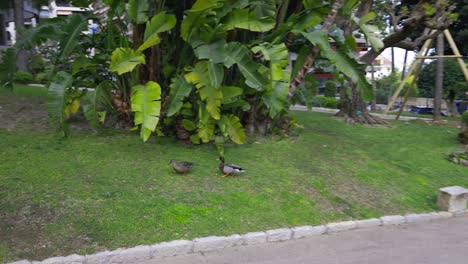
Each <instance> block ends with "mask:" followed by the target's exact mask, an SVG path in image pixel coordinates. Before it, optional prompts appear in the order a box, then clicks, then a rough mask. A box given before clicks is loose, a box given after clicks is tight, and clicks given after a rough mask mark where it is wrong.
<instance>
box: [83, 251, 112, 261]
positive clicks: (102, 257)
mask: <svg viewBox="0 0 468 264" xmlns="http://www.w3.org/2000/svg"><path fill="white" fill-rule="evenodd" d="M109 253H110V252H109V251H103V252H99V253H96V254H92V255H86V256H85V263H86V264H106V263H108V259H107V258H108V256H109Z"/></svg>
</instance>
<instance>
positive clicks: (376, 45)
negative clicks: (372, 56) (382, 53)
mask: <svg viewBox="0 0 468 264" xmlns="http://www.w3.org/2000/svg"><path fill="white" fill-rule="evenodd" d="M374 18H375V13H374V12H370V13H368V14H367V15H365V16H363V17H361V18H360V19H359V18H358V17H356V16H354V15H351V19H352V20H353V21H354V23H356V25H358V26H359V28H360V29H361V31H362V33H364V35H365V36H366V38H367V41H369V43H370V44H371V46H372V49H374V50H376V51H378V50H381V49H382V48H383V47H384V43H383V41H382V39H381V37H380V34H379V32H380V30H379V28H378V27H377V26H374V25H369V24H367V23H368V22H369V21H371V20H373V19H374Z"/></svg>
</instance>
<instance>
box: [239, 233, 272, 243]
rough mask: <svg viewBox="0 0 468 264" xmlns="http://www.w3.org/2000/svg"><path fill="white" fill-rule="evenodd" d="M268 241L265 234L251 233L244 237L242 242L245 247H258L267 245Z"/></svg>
mask: <svg viewBox="0 0 468 264" xmlns="http://www.w3.org/2000/svg"><path fill="white" fill-rule="evenodd" d="M266 241H267V234H266V233H265V232H250V233H247V234H244V235H242V242H243V244H244V245H256V244H261V243H265V242H266Z"/></svg>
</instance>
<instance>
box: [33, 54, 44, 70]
mask: <svg viewBox="0 0 468 264" xmlns="http://www.w3.org/2000/svg"><path fill="white" fill-rule="evenodd" d="M29 69H30V70H31V71H32V72H33V73H39V72H42V71H44V70H45V64H44V60H43V59H42V56H40V55H34V56H32V57H31V62H30V63H29Z"/></svg>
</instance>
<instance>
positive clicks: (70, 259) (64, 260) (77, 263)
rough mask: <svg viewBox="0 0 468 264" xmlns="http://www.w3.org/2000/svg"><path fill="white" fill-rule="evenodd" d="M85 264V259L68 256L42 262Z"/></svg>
mask: <svg viewBox="0 0 468 264" xmlns="http://www.w3.org/2000/svg"><path fill="white" fill-rule="evenodd" d="M84 262H85V257H84V256H80V255H76V254H73V255H70V256H66V257H55V258H48V259H45V260H43V261H42V262H41V263H42V264H82V263H84Z"/></svg>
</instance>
